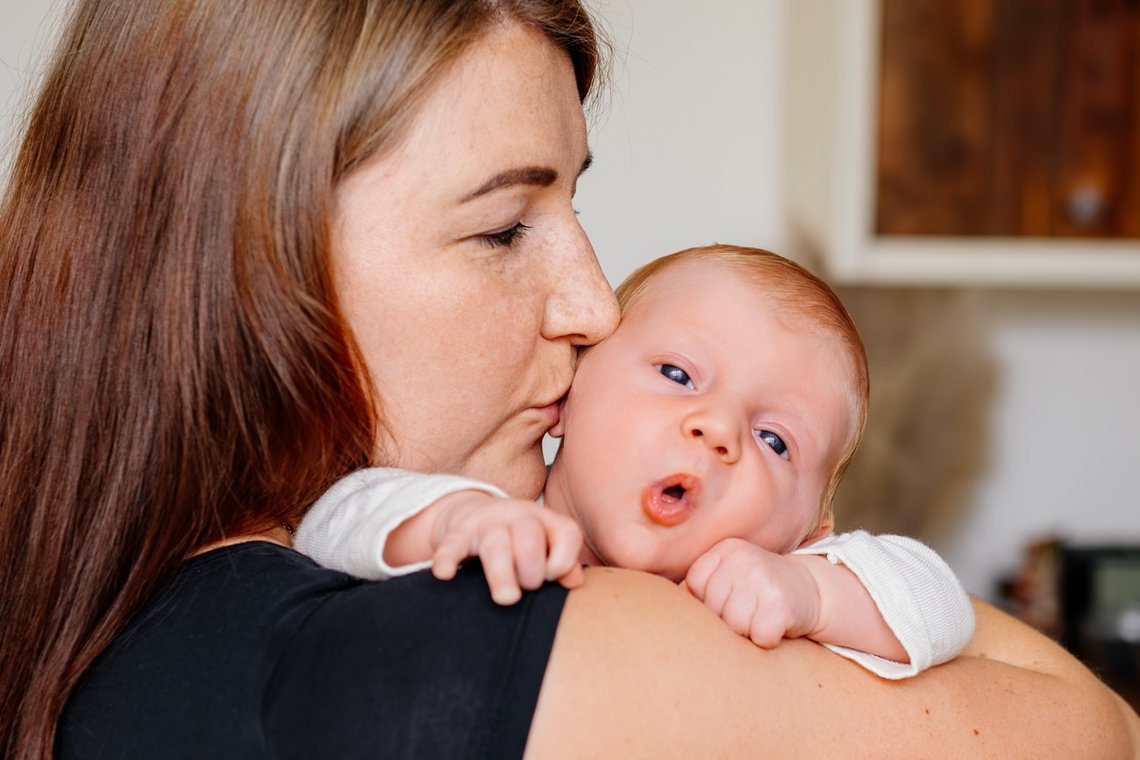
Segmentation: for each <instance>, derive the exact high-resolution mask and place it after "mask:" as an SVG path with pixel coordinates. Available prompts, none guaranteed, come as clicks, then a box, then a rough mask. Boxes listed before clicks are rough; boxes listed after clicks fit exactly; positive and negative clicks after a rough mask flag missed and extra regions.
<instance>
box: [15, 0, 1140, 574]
mask: <svg viewBox="0 0 1140 760" xmlns="http://www.w3.org/2000/svg"><path fill="white" fill-rule="evenodd" d="M54 1H55V0H21V2H20V3H19V4H18V8H17V7H16V6H17V4H16V3H15V2H13V0H3V2H4V3H5V4H6V5H7V6H9V7H6V8H5V9H4V12H3V13H4V24H3V25H2V28H0V64H2V65H0V105H3V104H6V105H4V110H3V113H2V114H0V115H2V116H3V118H4V121H2V122H0V139H2V138H3V136H4V135H5V134H11V127H10V124H11V121H10V117H11V115H12V114H13V112H14V111H13V109H14V107H15V104H16V101H14V100H13V99H12V98H11V96H10V95H8V93H9V92H11V90H12V88H13V87H14V86H16V85H18V84H20V83H22V82H23V81H24V80H25V78H26V72H27V70H28V68H29V61H31V60H33V59H34V52H35V46H34V45H32V44H30V43H31V41H32V40H35V39H37V36H38V35H39V34H40V32H39V31H38V29H39V23H40V19H41V18H43V17H44V16H45V15H47V14H48V12H49V10H50V9H51V8H52V6H53V4H54ZM788 1H789V0H708V1H707V2H704V3H701V4H700V5H699V6H698V5H697V4H695V3H692V2H690V1H689V0H590V2H591V5H592V6H593V7H594V8H595V9H597V11H598V12H599V14H600V16H601V19H602V21H603V24H604V25H605V26H607V27H608V28H609V31H610V33H611V35H612V36H613V37H614V39H615V41H616V43H617V45H618V55H617V57H616V62H615V81H616V85H617V86H616V90H615V92H614V93H613V95H612V98H611V102H610V104H609V109H608V111H607V112H606V113H605V114H599V115H598V117H597V119H596V124H595V129H594V131H593V137H592V143H593V149H594V153H595V159H596V162H595V166H594V168H593V169H591V170H590V171H589V173H587V174H586V176H585V177H584V178H583V180H582V183H581V185H580V192H579V197H578V201H577V205H578V207H579V209H580V210H581V212H582V221H583V224H584V225H585V227H586V229H587V231H588V232H589V233H590V234H591V237H592V238H593V241H594V244H595V247H596V248H597V251H598V255H599V257H600V259H601V261H602V265H603V268H604V269H605V271H606V273H607V275H608V276H609V277H610V279H611V281H613V282H615V283H616V282H617V281H619V280H620V279H622V278H623V277H624V276H625V275H626V274H628V273H629V271H630V270H632V269H633V268H634V267H636V266H638V265H639V264H641V263H643V262H645V261H647V260H648V259H650V258H652V257H654V256H657V255H659V254H661V253H665V252H668V251H672V250H676V249H678V248H681V247H684V246H688V245H696V244H702V243H708V242H713V241H732V242H737V243H743V244H752V245H760V246H765V247H770V248H776V249H781V248H782V247H783V246H784V243H785V240H786V235H787V231H786V229H785V225H784V222H783V214H782V207H783V202H782V197H781V193H782V190H781V188H782V184H783V183H782V179H781V177H780V164H781V161H780V150H781V140H782V138H781V135H780V134H779V131H778V126H777V125H778V122H779V119H778V118H776V117H777V114H778V113H779V103H780V102H781V98H782V93H781V86H782V82H783V81H784V72H783V71H782V61H783V53H782V49H781V46H782V44H783V39H784V35H783V19H784V13H785V7H786V6H785V2H788ZM790 1H794V0H790ZM697 7H699V8H700V10H699V11H694V8H697ZM5 156H6V154H5ZM985 308H986V310H987V317H988V320H989V323H990V325H991V334H990V339H991V341H992V344H993V346H994V351H995V353H996V354H997V356H998V359H999V361H1000V362H1001V365H1002V379H1001V385H1000V391H999V397H998V399H997V405H996V413H995V417H994V423H993V428H994V429H993V435H994V446H993V449H994V456H993V462H992V466H991V469H990V471H989V472H988V473H987V475H986V476H985V477H984V479H983V480H982V482H981V483H980V484H979V486H978V489H977V495H976V502H977V503H976V506H975V508H974V510H973V511H972V513H971V514H970V516H969V518H968V519H967V520H966V522H965V523H964V525H963V526H962V529H961V531H960V533H959V535H958V536H957V537H956V538H954V539H952V540H950V541H947V542H945V543H944V545H941V546H939V547H937V548H939V549H940V550H941V551H943V553H944V554H945V555H946V557H947V558H948V559H949V560H950V562H951V563H952V564H953V565H954V566H955V569H956V570H958V572H959V573H960V574H961V576H962V577H963V580H964V581H965V583H966V585H967V587H969V588H970V589H971V590H972V591H975V592H977V593H979V594H982V595H989V594H990V592H991V583H992V580H993V578H994V577H995V576H996V575H998V574H1001V573H1003V572H1007V571H1008V570H1009V569H1011V568H1012V567H1013V565H1014V564H1015V562H1016V553H1017V552H1018V550H1019V548H1020V546H1021V545H1022V543H1023V542H1024V541H1025V540H1027V539H1029V538H1032V537H1036V536H1040V535H1044V534H1046V533H1054V532H1055V533H1063V534H1064V535H1067V536H1070V537H1073V538H1076V539H1078V540H1084V541H1086V542H1088V541H1120V540H1131V541H1134V542H1140V496H1138V495H1137V492H1138V489H1137V487H1136V481H1137V480H1138V475H1140V293H1121V294H1103V293H1102V294H1096V295H1088V294H1076V293H1058V292H1052V293H1042V292H1037V293H1010V292H995V293H992V294H990V295H989V296H988V297H987V299H986V301H985Z"/></svg>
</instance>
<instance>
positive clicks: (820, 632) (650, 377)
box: [295, 245, 974, 678]
mask: <svg viewBox="0 0 1140 760" xmlns="http://www.w3.org/2000/svg"><path fill="white" fill-rule="evenodd" d="M618 298H619V300H620V302H621V305H622V310H623V316H622V321H621V324H620V325H619V326H618V328H617V330H616V331H615V332H614V334H613V335H612V336H611V337H610V338H608V339H607V340H605V341H603V342H602V343H600V344H598V345H597V346H594V347H592V348H590V349H588V350H586V351H584V352H583V353H582V355H581V357H580V361H579V365H578V371H577V374H576V375H575V378H574V383H573V385H572V387H571V389H570V392H569V394H568V395H567V397H566V400H565V404H564V406H563V409H562V413H561V417H560V420H559V423H558V425H557V426H556V427H555V428H554V429H553V430H552V431H551V433H552V434H553V435H563V436H564V437H563V442H562V446H561V448H560V450H559V452H558V455H557V456H556V458H555V460H554V463H553V464H552V466H551V469H550V474H549V478H548V480H547V484H546V490H545V492H544V495H543V505H542V506H541V507H540V506H538V505H536V504H535V503H533V502H529V501H523V500H517V499H510V498H509V497H508V496H507V494H505V493H503V492H502V491H500V490H499V489H497V488H495V487H494V486H491V485H488V484H483V483H478V482H476V481H471V480H468V479H465V478H459V477H454V476H449V475H424V474H414V473H407V472H402V471H398V470H390V469H370V470H363V471H360V472H358V473H354V474H352V475H350V476H348V477H347V478H344V479H343V480H341V481H340V482H338V483H337V484H336V485H334V487H333V488H332V489H330V490H329V492H327V493H326V494H325V495H324V496H323V497H322V498H321V499H320V500H319V501H318V502H317V504H316V505H315V506H314V507H313V509H312V510H310V512H309V513H308V515H307V516H306V518H305V520H304V521H303V522H302V524H301V525H300V526H299V528H298V530H297V534H296V541H295V543H296V546H297V548H298V549H299V550H300V551H303V552H305V553H307V554H310V555H311V556H313V557H314V558H315V559H316V560H317V561H318V562H320V563H322V564H325V565H328V566H330V567H336V568H338V569H342V570H345V571H346V572H349V573H352V574H355V575H359V576H362V577H369V578H386V577H390V576H392V575H397V574H402V573H404V572H411V571H413V570H418V569H422V568H424V567H427V566H428V565H429V563H430V564H431V565H432V567H433V572H434V573H435V574H436V576H437V577H440V578H444V579H447V578H450V577H453V576H454V573H455V571H456V568H457V566H458V564H459V562H461V561H462V560H463V559H465V558H467V557H474V556H478V557H479V558H480V560H481V561H482V564H483V569H484V573H485V575H486V577H487V580H488V583H489V585H490V587H491V591H492V595H493V596H494V598H495V600H496V601H498V602H499V603H504V604H509V603H513V602H514V601H517V599H518V598H519V594H520V593H521V592H520V587H521V588H527V589H530V588H537V587H538V586H539V585H540V584H541V583H542V582H543V581H544V580H559V581H560V582H562V583H563V585H566V586H570V587H572V586H574V585H577V584H578V583H580V582H581V565H580V564H579V563H580V562H581V563H585V564H587V565H612V566H618V567H626V568H631V569H636V570H645V571H648V572H653V573H657V574H660V575H663V576H665V577H667V578H670V579H672V580H674V581H678V582H681V583H683V584H684V585H685V586H686V587H687V588H688V590H689V591H690V592H691V593H692V594H693V595H694V596H696V597H697V598H698V599H700V600H701V601H703V602H704V603H705V604H706V605H707V606H708V607H709V608H710V609H711V610H712V611H713V612H715V613H716V614H718V615H719V616H720V617H722V618H723V619H724V620H725V622H726V623H728V625H729V626H731V627H732V628H733V629H734V630H736V631H737V632H738V633H741V634H743V635H745V636H748V637H749V638H751V639H752V640H753V641H754V642H756V643H757V644H758V645H761V646H765V647H771V646H775V645H776V644H778V643H779V642H780V640H782V639H783V638H785V637H787V638H793V637H799V636H807V637H809V638H811V639H813V640H816V641H818V642H820V643H823V644H825V645H826V646H828V647H829V648H831V649H832V650H834V651H836V652H839V653H840V654H842V655H844V656H846V657H848V658H850V659H853V660H855V661H856V662H858V663H860V664H861V665H863V666H864V667H866V668H868V669H870V670H871V671H873V672H875V673H877V674H879V675H880V676H883V677H886V678H903V677H907V676H910V675H913V674H915V673H917V672H920V671H921V670H923V669H925V668H928V667H930V666H932V665H935V664H938V663H940V662H945V661H946V660H949V659H951V658H953V657H954V656H956V655H957V654H958V652H960V651H961V649H962V647H963V646H965V644H966V643H967V642H968V641H969V638H970V636H971V635H972V633H973V624H974V619H973V611H972V607H971V605H970V602H969V599H968V598H967V596H966V594H965V592H964V591H963V590H962V588H961V586H960V585H959V584H958V582H957V580H956V578H955V577H954V575H953V573H952V572H951V571H950V569H949V568H948V567H947V566H946V565H945V563H943V562H942V560H941V559H940V558H939V557H938V556H937V555H936V554H935V553H934V552H932V551H931V550H930V549H928V548H927V547H925V546H924V545H922V544H921V543H918V542H917V541H914V540H911V539H908V538H903V537H900V536H871V535H869V534H867V533H866V532H863V531H856V532H854V533H848V534H841V535H832V527H833V525H834V520H833V515H832V501H833V497H834V495H835V490H836V487H837V485H838V483H839V481H840V479H841V478H842V475H843V472H844V470H845V469H846V467H847V464H848V463H849V462H850V461H851V458H852V456H853V455H854V452H855V449H856V447H857V445H858V442H859V439H860V437H861V435H862V429H863V425H864V422H865V419H866V410H867V399H868V380H867V366H866V357H865V354H864V351H863V345H862V341H861V340H860V338H859V335H858V332H857V331H856V329H855V326H854V324H853V323H852V321H851V318H850V317H849V316H848V314H847V312H846V310H845V309H844V308H843V306H842V304H841V303H840V301H839V299H838V297H837V296H836V295H835V294H834V293H833V292H832V290H831V289H830V288H829V287H828V286H827V285H826V284H825V283H824V282H822V281H821V280H819V279H818V278H817V277H815V276H814V275H812V274H810V273H809V272H807V271H806V270H804V269H802V268H801V267H799V266H798V265H796V264H794V263H792V262H791V261H789V260H787V259H784V258H782V257H780V256H777V255H775V254H773V253H769V252H767V251H761V250H757V249H750V248H742V247H736V246H723V245H717V246H708V247H703V248H693V249H688V250H685V251H681V252H679V253H675V254H672V255H670V256H666V257H664V258H661V259H657V260H656V261H653V262H651V263H650V264H648V265H646V266H645V267H642V268H641V269H640V270H638V271H637V272H635V273H634V274H633V275H632V276H631V277H630V278H629V279H628V280H626V282H625V283H623V284H622V286H621V287H620V288H618Z"/></svg>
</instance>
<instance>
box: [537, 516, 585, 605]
mask: <svg viewBox="0 0 1140 760" xmlns="http://www.w3.org/2000/svg"><path fill="white" fill-rule="evenodd" d="M543 527H544V528H545V530H546V540H547V542H548V543H549V545H550V549H549V554H548V556H547V557H546V578H545V580H548V581H553V580H557V581H558V582H559V583H562V585H564V586H565V585H566V583H565V581H564V580H563V579H565V578H568V577H569V576H570V574H575V575H574V577H576V578H577V579H578V580H577V582H575V583H574V586H566V588H574V587H575V586H577V585H580V584H581V582H582V580H581V577H582V565H581V563H580V562H579V561H578V557H579V556H580V555H581V553H582V529H581V528H580V527H578V523H576V522H574V521H573V520H571V519H570V518H568V517H566V516H565V515H559V514H554V513H553V512H551V513H547V514H545V515H544V516H543Z"/></svg>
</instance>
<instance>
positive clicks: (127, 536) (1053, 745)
mask: <svg viewBox="0 0 1140 760" xmlns="http://www.w3.org/2000/svg"><path fill="white" fill-rule="evenodd" d="M595 58H596V49H595V45H594V39H593V34H592V31H591V29H590V26H589V21H588V19H587V17H586V16H585V14H584V12H583V11H582V10H581V8H580V7H579V6H578V5H577V3H576V2H574V1H573V0H562V1H558V0H545V1H542V0H501V1H500V2H490V1H489V0H462V1H454V0H435V1H434V2H433V1H429V0H403V1H402V2H391V1H389V2H368V1H367V0H343V1H342V2H336V3H331V2H312V1H311V0H244V1H243V2H242V3H233V2H230V0H187V1H186V2H179V3H170V2H167V1H166V0H150V1H147V2H144V1H142V0H135V2H129V3H125V2H117V1H115V0H85V1H84V2H81V3H80V4H79V5H78V6H77V8H76V11H75V15H74V17H73V18H72V20H71V22H70V24H69V26H68V28H67V31H66V32H65V35H64V41H63V44H62V46H61V48H60V52H59V53H58V55H57V57H56V60H55V63H54V65H53V68H52V70H51V71H50V72H49V74H48V77H47V80H46V82H45V86H44V90H43V93H42V95H41V97H40V100H39V102H38V104H37V107H36V110H35V111H34V113H33V114H32V118H31V122H30V124H29V128H28V135H27V139H26V141H25V143H24V146H23V149H22V151H21V153H20V156H19V158H18V160H17V163H16V166H15V169H14V173H13V178H12V181H11V184H10V186H9V190H8V193H7V195H6V198H5V201H4V207H3V210H2V211H0V241H2V242H3V249H4V251H5V255H4V257H3V259H2V260H0V274H2V279H0V281H2V282H3V286H4V290H5V293H4V295H5V298H4V300H3V306H2V307H0V308H2V309H3V311H2V314H3V318H2V321H0V387H3V388H4V389H5V392H4V394H3V397H2V399H0V431H2V432H0V441H2V445H0V489H2V491H0V493H2V494H3V496H2V509H0V551H2V553H3V557H4V561H3V564H2V565H0V567H2V570H0V589H3V591H2V592H0V594H2V597H0V620H3V625H4V630H3V642H4V644H3V646H2V647H0V689H2V690H3V691H2V701H0V704H2V710H3V712H2V716H3V742H2V746H3V749H4V755H5V756H6V757H10V758H26V757H44V756H48V755H50V754H51V753H52V752H53V747H54V751H55V752H56V753H57V754H58V755H59V756H62V757H88V756H95V755H97V754H106V755H108V756H146V757H153V756H163V757H174V756H193V757H201V756H211V755H212V756H217V757H250V756H258V755H261V756H278V755H281V756H292V755H296V756H306V757H313V756H323V757H339V756H358V755H359V756H363V755H365V754H368V755H377V754H379V755H381V756H388V755H397V754H398V755H403V756H407V755H412V756H423V757H435V756H452V755H458V754H471V755H481V756H493V757H498V756H511V755H518V754H520V753H521V752H522V751H523V749H524V747H525V749H526V751H527V753H528V754H529V755H530V756H533V757H559V756H589V755H601V756H605V755H620V756H629V755H638V754H641V755H647V756H649V755H652V756H667V755H683V756H688V755H709V754H715V753H717V752H720V753H730V752H731V753H734V754H741V753H749V754H755V755H762V754H765V753H769V754H777V753H778V754H779V755H780V756H782V755H785V754H795V753H800V754H804V755H808V756H811V755H816V754H820V755H822V754H828V755H835V754H839V755H841V756H853V755H858V754H866V755H870V756H883V755H904V756H905V755H914V754H918V753H921V754H924V755H927V756H937V755H948V756H949V755H952V756H955V757H960V756H962V755H963V754H968V753H969V751H970V750H973V749H976V750H977V751H978V752H979V753H982V752H989V753H993V754H1007V755H1008V754H1018V753H1022V754H1029V755H1033V756H1045V755H1047V754H1049V753H1050V752H1056V753H1058V754H1060V753H1065V754H1069V755H1074V754H1080V755H1083V756H1089V754H1090V752H1091V753H1094V754H1095V753H1099V754H1103V755H1105V756H1112V755H1113V754H1115V755H1116V756H1125V755H1126V754H1127V753H1129V752H1131V751H1133V749H1134V748H1133V745H1130V744H1129V742H1130V741H1134V739H1135V737H1134V736H1130V735H1129V731H1130V730H1133V726H1134V725H1135V723H1134V722H1132V721H1134V718H1135V716H1134V715H1133V716H1129V715H1128V713H1126V711H1125V709H1124V708H1123V707H1122V705H1121V703H1119V701H1118V700H1116V699H1115V698H1114V697H1113V695H1111V693H1109V692H1108V691H1107V690H1105V689H1103V688H1102V687H1101V686H1100V685H1099V684H1098V683H1097V682H1096V680H1095V679H1094V678H1093V677H1092V676H1091V674H1089V673H1088V672H1087V671H1085V670H1084V669H1083V668H1081V667H1080V666H1079V665H1078V664H1077V663H1075V662H1074V661H1072V660H1071V659H1069V658H1068V657H1067V656H1066V655H1064V654H1063V653H1062V652H1060V651H1059V650H1057V649H1056V648H1055V647H1053V646H1052V645H1051V644H1049V643H1048V642H1047V641H1045V640H1044V639H1042V638H1040V637H1037V636H1035V635H1033V634H1032V633H1030V632H1028V631H1027V630H1026V629H1024V628H1023V627H1021V626H1019V625H1017V624H1015V623H1013V622H1012V621H1010V620H1009V619H1007V618H1004V617H1001V616H999V615H998V614H997V613H995V612H993V611H992V610H989V609H988V608H984V607H983V608H981V609H980V610H979V622H980V632H979V635H978V637H977V640H976V642H975V644H974V648H973V652H972V653H973V654H974V655H977V656H975V657H965V658H962V659H961V660H959V661H958V662H956V663H954V664H952V665H949V666H946V667H944V668H939V669H937V670H936V671H934V672H932V673H930V674H928V675H927V676H924V677H922V678H920V679H916V680H914V681H912V682H908V683H907V684H904V685H899V684H885V683H883V682H880V681H877V680H875V679H874V678H872V677H868V676H866V675H865V674H864V673H862V672H861V671H859V670H858V669H854V668H852V667H850V666H849V665H848V664H846V663H843V662H841V661H840V660H839V659H838V658H835V657H834V656H832V655H831V654H829V653H827V652H825V651H824V650H822V649H820V648H818V647H815V646H813V645H810V644H807V645H801V644H799V643H798V642H788V643H785V644H784V645H782V646H781V647H779V648H777V649H776V650H774V651H772V652H766V653H765V652H760V651H758V650H756V649H755V648H753V647H751V646H750V645H747V644H746V643H745V642H743V640H739V639H738V637H735V636H734V635H733V634H732V633H731V632H730V631H729V630H728V629H727V627H725V626H723V625H722V624H721V623H720V622H719V621H718V620H716V619H715V618H713V617H711V615H710V614H708V613H706V612H705V611H704V610H703V608H702V607H701V606H700V605H699V604H698V603H696V602H695V601H693V600H691V599H689V598H688V597H687V596H686V595H685V594H684V593H683V592H681V591H679V590H678V589H676V588H675V587H673V586H672V585H670V584H668V583H665V582H663V581H660V580H659V579H655V578H651V577H647V576H641V575H638V574H633V573H623V572H618V571H606V570H600V571H592V572H591V573H590V574H589V576H588V578H587V581H586V583H585V584H584V585H583V586H582V587H581V588H580V589H578V590H576V591H574V592H572V593H570V594H569V595H568V596H567V595H566V593H565V592H564V591H563V590H561V589H559V588H557V587H554V586H548V587H546V588H544V589H542V590H540V591H539V592H536V593H533V594H529V595H528V596H527V597H526V599H524V602H523V603H522V604H520V605H516V607H514V608H511V609H510V610H503V609H502V608H497V607H495V606H494V605H493V604H491V603H490V601H489V599H488V598H487V595H486V590H485V588H484V587H483V585H482V581H481V579H480V577H479V576H478V574H477V573H475V574H471V573H469V574H468V576H467V577H466V579H461V580H459V581H457V582H453V583H451V584H435V583H432V582H431V581H430V579H427V578H424V577H423V576H422V574H421V575H419V576H412V577H409V578H407V579H404V580H401V581H391V582H389V583H386V584H381V585H376V584H368V583H362V582H357V581H353V580H351V579H348V578H345V577H344V576H340V575H338V574H336V573H333V572H331V571H326V570H322V569H319V568H316V567H314V566H313V565H312V564H311V563H309V562H307V561H306V560H304V558H302V557H300V556H299V555H297V554H296V553H294V552H292V551H291V550H290V549H288V548H287V546H288V543H289V532H290V526H291V525H292V524H294V523H295V521H296V520H297V519H298V517H299V516H300V515H301V514H303V512H304V509H305V508H306V506H307V505H308V504H309V503H310V502H311V501H312V500H313V499H314V498H315V496H316V495H317V494H319V493H320V492H321V491H322V490H323V489H324V488H325V487H326V486H327V485H328V484H329V483H331V482H332V481H333V480H334V479H335V478H337V477H338V476H340V475H342V474H343V473H345V472H347V471H348V470H350V469H353V468H355V467H358V466H360V465H363V464H365V463H367V462H370V461H373V462H377V463H385V464H395V465H398V466H403V467H409V468H417V469H429V470H431V469H438V470H447V471H454V472H461V473H464V474H468V475H471V476H473V477H477V478H481V479H484V480H489V481H492V482H495V483H497V484H499V485H500V486H502V487H504V488H505V489H506V490H507V491H509V492H511V493H513V494H515V495H518V496H525V497H527V498H530V497H533V496H534V495H535V494H536V493H537V492H538V490H539V488H540V486H541V483H542V478H543V468H542V458H541V451H540V448H539V443H540V440H541V437H542V434H543V433H544V432H545V430H547V429H549V427H550V426H551V425H553V423H554V422H555V420H556V416H557V406H556V403H555V402H556V401H557V399H558V398H559V397H560V396H561V395H562V394H563V393H564V392H565V390H566V388H567V387H568V384H569V381H570V375H571V372H572V368H573V356H574V351H575V348H576V347H577V346H579V345H587V344H590V343H593V342H596V341H598V340H601V339H602V338H604V337H605V336H606V335H607V334H608V333H609V332H610V331H611V330H612V328H613V326H614V323H615V320H616V318H617V317H616V311H615V307H614V304H613V300H612V296H611V295H610V293H609V292H608V290H607V289H606V288H605V284H604V281H603V280H602V278H601V275H600V273H599V272H598V269H597V266H596V263H595V262H594V261H593V256H592V251H591V249H590V247H589V243H588V241H587V240H586V238H585V236H584V234H583V233H582V230H581V229H580V227H579V226H578V224H577V221H576V219H575V217H574V213H573V210H572V207H571V197H572V195H573V191H574V185H575V181H576V179H577V176H578V174H579V173H580V172H581V170H582V169H583V168H584V167H585V166H586V165H587V164H588V162H589V154H588V151H587V146H586V134H585V126H584V121H583V117H582V109H581V101H582V100H583V99H584V98H585V97H586V95H587V94H588V93H589V92H590V89H591V85H592V82H593V76H594V67H595ZM563 604H564V606H563ZM555 630H557V638H556V639H555ZM1007 663H1009V664H1007ZM544 673H545V675H544ZM540 688H541V693H540V691H539V690H540ZM1011 697H1013V698H1012V699H1011ZM821 712H822V713H824V714H823V715H820V714H819V713H821Z"/></svg>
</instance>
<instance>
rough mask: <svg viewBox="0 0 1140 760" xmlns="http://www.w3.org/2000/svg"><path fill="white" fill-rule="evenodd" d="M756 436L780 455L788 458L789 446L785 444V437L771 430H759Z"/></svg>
mask: <svg viewBox="0 0 1140 760" xmlns="http://www.w3.org/2000/svg"><path fill="white" fill-rule="evenodd" d="M756 438H757V439H759V441H760V442H761V443H763V444H764V445H765V446H767V447H768V448H770V449H772V451H774V452H776V453H777V454H778V455H780V457H782V458H784V459H787V458H788V447H787V445H785V444H784V439H783V438H781V437H780V436H778V435H776V434H775V433H773V432H772V431H771V430H757V431H756Z"/></svg>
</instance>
